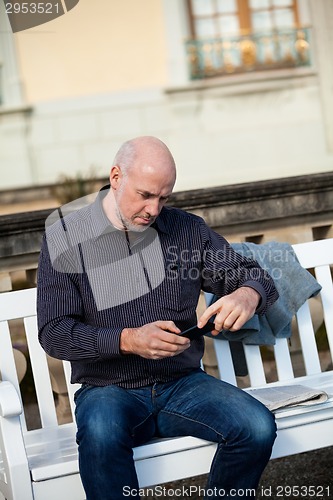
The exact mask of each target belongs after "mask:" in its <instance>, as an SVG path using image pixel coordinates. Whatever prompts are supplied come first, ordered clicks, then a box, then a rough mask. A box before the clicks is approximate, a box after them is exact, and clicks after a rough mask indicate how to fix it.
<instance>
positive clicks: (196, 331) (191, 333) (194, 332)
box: [179, 321, 215, 340]
mask: <svg viewBox="0 0 333 500" xmlns="http://www.w3.org/2000/svg"><path fill="white" fill-rule="evenodd" d="M212 330H215V325H214V323H212V322H211V321H208V322H207V323H206V324H205V326H203V327H202V328H198V326H197V325H195V326H191V328H188V329H187V330H184V331H183V332H181V333H180V334H179V335H182V336H183V337H187V338H188V339H190V340H195V339H199V338H200V337H202V335H204V334H205V333H209V332H211V331H212Z"/></svg>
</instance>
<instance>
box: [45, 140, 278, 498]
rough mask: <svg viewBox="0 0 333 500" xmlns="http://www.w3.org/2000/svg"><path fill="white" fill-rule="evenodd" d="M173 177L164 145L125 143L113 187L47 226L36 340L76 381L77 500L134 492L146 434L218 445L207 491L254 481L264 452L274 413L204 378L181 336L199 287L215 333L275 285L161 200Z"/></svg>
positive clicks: (199, 347) (235, 322)
mask: <svg viewBox="0 0 333 500" xmlns="http://www.w3.org/2000/svg"><path fill="white" fill-rule="evenodd" d="M175 180H176V168H175V163H174V159H173V157H172V155H171V153H170V151H169V150H168V148H167V146H166V145H165V144H164V143H162V142H161V141H160V140H158V139H157V138H154V137H138V138H135V139H132V140H130V141H128V142H126V143H125V144H124V145H123V146H122V147H121V148H120V150H119V152H118V153H117V155H116V158H115V160H114V163H113V166H112V168H111V172H110V186H107V187H106V188H105V189H102V190H101V191H100V193H99V194H98V196H97V198H96V200H95V201H94V202H93V203H91V204H88V205H87V206H84V207H83V208H80V209H78V210H74V211H71V210H70V207H64V208H63V210H62V211H60V210H59V216H60V217H59V218H58V215H57V214H56V218H58V220H56V221H54V219H51V221H49V223H48V224H47V229H46V236H45V238H44V242H43V246H42V250H41V255H40V264H39V271H38V325H39V338H40V342H41V345H42V346H43V348H44V349H45V351H46V352H47V353H48V354H49V355H51V356H53V357H56V358H59V359H67V360H70V361H71V366H72V382H79V383H81V384H82V387H81V389H79V390H78V392H77V393H76V420H77V428H78V430H77V442H78V445H79V466H80V474H81V478H82V483H83V486H84V488H85V491H86V495H87V499H88V500H106V499H112V500H117V499H120V498H123V497H124V491H129V488H130V489H131V491H136V490H138V482H137V476H136V472H135V467H134V462H133V455H132V448H133V447H135V446H138V445H141V444H143V443H145V442H147V441H148V440H150V439H151V438H152V437H154V436H162V437H170V436H181V435H193V436H196V437H200V438H203V439H207V440H211V441H214V442H217V443H218V448H217V452H216V455H215V458H214V460H213V463H212V468H211V471H210V474H209V479H208V484H207V488H210V489H214V488H216V491H218V490H219V489H221V488H223V489H224V490H226V491H231V490H232V498H244V490H249V489H251V488H256V487H257V485H258V482H259V479H260V476H261V473H262V471H263V469H264V468H265V466H266V464H267V461H268V460H269V457H270V454H271V448H272V445H273V442H274V439H275V435H276V427H275V422H274V417H273V415H272V414H271V413H270V412H269V411H268V410H267V409H266V408H265V407H264V406H263V405H261V404H260V403H259V402H257V401H256V400H255V399H254V398H252V397H250V396H248V395H247V394H246V393H244V392H243V391H241V390H239V389H237V388H235V387H233V386H231V385H229V384H226V383H224V382H222V381H220V380H218V379H215V378H213V377H211V376H209V375H207V374H206V373H204V372H203V371H202V370H201V369H200V360H201V358H202V354H203V349H204V341H203V338H199V339H197V340H193V341H190V340H189V339H187V338H185V337H183V336H181V335H180V333H181V331H182V330H184V329H186V328H188V327H190V326H193V325H195V324H196V323H197V318H196V307H197V302H198V298H199V294H200V290H205V291H208V292H212V293H214V294H216V295H217V296H219V297H220V298H219V299H218V300H217V301H216V302H215V303H214V304H213V305H211V306H210V307H208V308H207V309H206V311H205V312H204V313H203V314H202V316H201V317H200V318H199V322H198V325H199V326H200V327H202V326H204V325H205V324H206V322H207V321H208V319H210V318H212V319H213V320H214V323H215V330H213V334H217V333H218V332H219V331H220V330H221V329H222V328H224V329H228V330H230V331H236V330H238V329H239V328H241V327H242V325H243V324H244V323H245V322H246V321H247V320H248V319H249V318H250V317H251V316H252V315H253V314H254V313H255V312H257V313H258V314H262V313H265V311H266V310H267V308H268V307H269V306H270V305H271V304H272V303H273V302H274V301H275V300H276V298H277V292H276V290H275V287H274V284H273V282H272V280H271V278H270V277H269V276H268V275H267V273H266V272H265V271H264V270H263V269H262V268H260V266H259V265H258V264H257V263H256V262H254V261H252V260H247V259H244V258H243V257H241V256H240V255H238V254H236V253H235V252H234V251H233V250H232V248H231V247H230V245H229V244H228V243H227V242H226V240H225V239H224V238H223V237H222V236H220V235H218V234H216V233H215V232H214V231H212V230H211V229H210V228H209V227H207V225H206V224H205V223H204V221H203V220H202V219H201V218H199V217H197V216H195V215H193V214H188V213H186V212H183V211H181V210H178V209H175V208H170V207H166V206H165V204H166V202H167V200H168V197H169V196H170V194H171V192H172V189H173V186H174V183H175ZM64 210H65V211H66V210H67V211H68V213H67V214H66V215H65V216H64V214H63V212H64ZM125 487H126V488H127V490H124V488H125ZM237 491H239V496H237V495H235V492H237ZM138 495H139V492H138ZM227 498H228V497H227Z"/></svg>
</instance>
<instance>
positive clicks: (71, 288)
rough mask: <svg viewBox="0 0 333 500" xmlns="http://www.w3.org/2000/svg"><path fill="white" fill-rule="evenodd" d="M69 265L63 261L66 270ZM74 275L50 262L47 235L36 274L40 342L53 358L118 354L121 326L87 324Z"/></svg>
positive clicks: (93, 357) (95, 357) (87, 359)
mask: <svg viewBox="0 0 333 500" xmlns="http://www.w3.org/2000/svg"><path fill="white" fill-rule="evenodd" d="M70 267H71V266H70V265H69V264H68V263H67V264H64V269H67V270H68V271H69V269H70ZM74 277H75V274H73V273H70V272H60V271H59V270H56V269H55V268H54V266H53V265H52V262H51V259H50V254H49V249H48V244H47V241H46V237H45V236H44V238H43V243H42V248H41V252H40V257H39V265H38V276H37V320H38V336H39V342H40V344H41V346H42V347H43V349H44V350H45V351H46V352H47V353H48V354H49V355H50V356H52V357H54V358H58V359H64V360H69V361H79V360H80V361H83V360H85V361H87V362H91V361H98V360H99V359H105V358H110V357H119V356H121V353H120V351H119V341H120V333H121V331H122V330H121V329H120V328H100V327H96V326H93V325H89V324H87V323H86V322H85V321H84V320H83V318H84V311H83V303H82V298H81V295H80V292H79V290H78V288H77V286H76V284H75V279H74Z"/></svg>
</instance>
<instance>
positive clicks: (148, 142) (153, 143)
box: [113, 136, 176, 179]
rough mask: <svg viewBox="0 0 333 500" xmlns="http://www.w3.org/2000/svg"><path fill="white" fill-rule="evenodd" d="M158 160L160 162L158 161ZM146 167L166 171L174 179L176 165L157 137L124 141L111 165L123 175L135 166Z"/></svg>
mask: <svg viewBox="0 0 333 500" xmlns="http://www.w3.org/2000/svg"><path fill="white" fill-rule="evenodd" d="M159 159H160V160H159ZM139 164H140V165H141V166H142V165H146V166H147V167H148V166H149V167H150V168H154V169H156V170H160V172H159V173H161V174H162V173H163V174H165V173H167V172H165V171H164V172H162V170H163V169H164V170H165V169H167V170H168V171H169V175H170V176H171V177H174V178H175V179H176V165H175V161H174V158H173V156H172V154H171V152H170V150H169V148H168V147H167V146H166V144H164V142H162V141H161V140H160V139H158V138H157V137H153V136H140V137H135V138H134V139H130V140H129V141H126V142H125V143H124V144H123V145H122V146H121V147H120V149H119V151H118V152H117V154H116V156H115V159H114V161H113V165H118V166H119V167H120V168H121V170H122V173H123V175H128V174H129V172H130V170H131V169H132V168H133V167H135V166H137V165H139Z"/></svg>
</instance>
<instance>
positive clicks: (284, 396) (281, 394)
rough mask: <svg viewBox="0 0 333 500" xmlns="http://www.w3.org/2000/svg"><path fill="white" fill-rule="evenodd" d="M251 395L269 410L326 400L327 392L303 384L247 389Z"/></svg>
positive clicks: (308, 404) (307, 404)
mask: <svg viewBox="0 0 333 500" xmlns="http://www.w3.org/2000/svg"><path fill="white" fill-rule="evenodd" d="M247 392H248V393H249V394H251V396H253V397H254V398H256V399H258V400H259V401H260V402H261V403H263V404H264V405H265V406H267V408H268V409H269V410H271V411H274V410H278V409H280V408H292V407H295V406H310V405H315V404H318V403H323V402H325V401H327V399H328V394H327V393H326V392H325V391H322V390H320V389H313V388H312V387H307V386H305V385H279V386H276V387H269V388H265V387H263V388H262V389H249V390H248V391H247Z"/></svg>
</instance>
